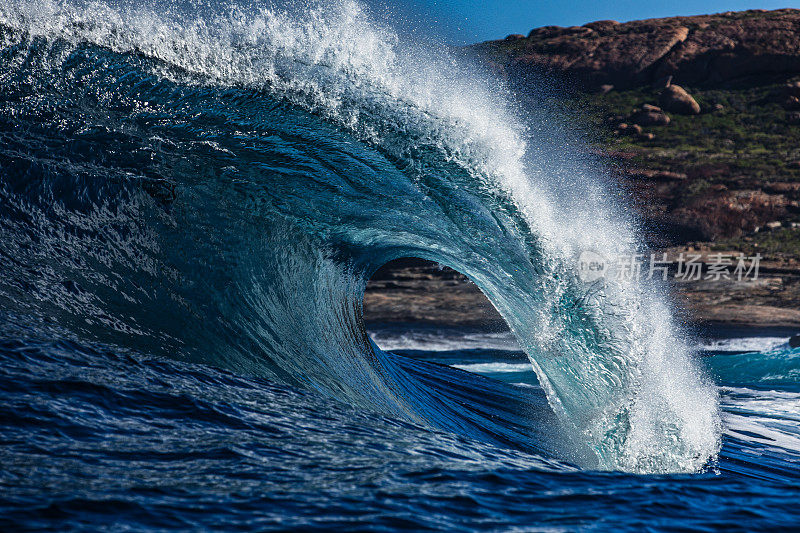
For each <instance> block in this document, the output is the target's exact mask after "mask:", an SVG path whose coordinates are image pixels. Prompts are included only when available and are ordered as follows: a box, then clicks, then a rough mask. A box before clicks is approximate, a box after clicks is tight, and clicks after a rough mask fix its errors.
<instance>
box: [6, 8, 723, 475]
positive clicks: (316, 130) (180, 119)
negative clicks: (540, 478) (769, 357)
mask: <svg viewBox="0 0 800 533" xmlns="http://www.w3.org/2000/svg"><path fill="white" fill-rule="evenodd" d="M0 46H2V48H1V49H0V54H2V57H3V61H2V62H0V78H1V79H3V80H4V95H3V97H2V107H0V161H2V163H1V164H2V171H3V178H2V182H1V183H0V198H2V205H3V208H2V210H1V212H0V227H1V228H2V237H0V255H2V256H3V257H4V258H6V260H7V263H6V265H7V266H5V267H4V271H3V274H4V275H3V278H2V280H0V301H2V302H3V309H4V310H3V312H2V315H1V318H2V320H3V321H4V324H5V326H4V327H6V328H7V329H9V330H10V328H12V327H19V328H22V329H26V330H28V331H29V333H30V330H33V331H32V333H30V334H33V335H39V336H45V337H48V336H53V335H57V336H66V337H69V338H77V339H80V340H82V341H85V342H92V343H95V342H97V343H103V344H106V345H111V346H118V347H123V348H125V349H130V350H136V351H139V352H144V353H151V354H155V355H162V356H168V357H173V358H177V359H181V360H186V361H192V362H202V363H207V364H212V365H217V366H221V367H225V368H228V369H231V370H234V371H237V372H241V373H246V374H251V375H260V376H265V377H268V378H270V379H275V380H279V381H283V382H285V383H289V384H291V385H297V386H301V387H304V388H308V389H312V390H316V391H319V392H321V393H323V394H326V395H329V396H332V397H335V398H338V399H340V400H342V401H345V402H348V403H351V404H353V405H357V406H361V407H364V408H367V409H370V410H374V411H378V412H385V413H392V414H393V415H396V416H400V417H404V418H407V419H409V420H411V421H414V422H419V423H425V424H429V425H431V426H433V427H436V428H440V429H445V430H449V431H454V432H460V433H467V434H469V435H474V436H479V437H481V438H494V439H496V440H499V441H501V442H506V443H514V442H518V441H520V439H523V437H522V436H521V434H520V431H519V427H520V425H519V424H512V423H509V424H505V425H497V424H493V422H492V418H493V416H494V414H496V412H497V409H501V407H502V405H503V398H504V396H503V394H505V393H503V394H501V393H499V392H497V391H495V392H494V393H493V394H489V392H491V390H492V389H491V387H489V386H488V385H486V387H487V389H486V390H487V392H486V394H485V397H484V398H483V399H482V400H483V401H485V402H488V401H489V399H488V398H495V400H494V401H495V403H496V404H497V406H496V409H495V408H494V407H493V408H492V409H490V408H488V407H486V406H485V405H484V406H483V407H480V408H477V407H476V409H475V410H473V411H470V412H469V413H467V412H465V410H464V409H463V406H462V404H461V403H460V398H461V397H462V396H464V395H468V394H469V393H468V392H465V390H468V389H464V387H461V386H458V382H459V380H467V379H470V380H471V378H467V377H465V374H466V373H457V374H455V375H453V376H452V377H448V378H447V380H450V381H453V382H455V385H454V387H453V388H447V389H446V390H443V389H442V388H441V382H442V380H441V379H436V380H430V379H428V376H426V373H425V372H422V371H415V370H414V369H413V365H404V364H400V363H398V360H397V359H396V357H395V356H392V355H390V354H387V353H385V352H383V351H381V350H380V349H378V348H377V346H376V345H375V343H374V342H373V341H372V340H371V339H370V338H369V337H368V335H367V333H366V331H365V328H364V324H363V318H362V316H361V302H362V297H363V291H364V287H365V284H366V282H367V280H368V279H369V277H370V276H371V275H372V273H373V272H375V271H376V270H377V269H378V268H379V267H380V266H381V265H383V264H385V263H386V262H387V261H389V260H392V259H396V258H400V257H419V258H423V259H428V260H432V261H436V262H439V263H441V264H444V265H447V266H449V267H452V268H454V269H455V270H457V271H459V272H461V273H463V274H465V275H467V276H468V277H469V278H470V279H471V280H472V281H474V282H475V284H476V285H477V286H478V287H479V288H480V289H481V290H482V291H483V292H484V293H485V294H486V295H487V297H488V298H489V300H490V301H491V302H492V303H493V304H494V305H495V307H496V308H497V309H498V311H499V312H500V313H501V314H502V315H503V317H504V318H505V320H506V321H507V323H508V325H509V327H510V328H511V330H512V331H513V333H514V335H515V337H516V339H517V340H518V342H519V345H520V346H521V347H522V349H523V350H524V351H525V353H526V354H527V356H528V357H529V360H530V364H531V368H532V369H533V370H534V371H535V372H536V374H537V377H538V379H539V382H540V383H541V385H542V388H543V390H544V392H545V394H546V397H547V400H548V402H549V407H546V406H542V407H541V408H542V409H546V410H547V413H542V414H541V415H540V417H541V420H551V419H550V418H549V416H550V415H551V414H553V413H555V416H556V417H557V418H554V419H552V420H553V422H552V425H551V426H549V427H544V426H541V427H540V428H539V431H538V433H536V432H534V433H536V434H537V435H538V436H539V437H540V438H542V439H543V441H542V443H540V444H541V445H542V447H543V448H545V449H547V450H548V452H549V453H552V454H555V455H559V456H562V457H565V458H567V459H568V460H572V461H574V462H576V463H578V464H580V465H581V466H584V467H587V468H601V469H615V470H627V471H634V472H694V471H698V470H700V469H702V468H703V467H704V466H705V465H706V464H707V463H708V461H709V459H711V458H712V457H714V455H715V454H716V453H717V451H718V449H719V446H720V420H719V412H718V407H717V401H718V400H717V396H716V391H715V389H714V387H713V386H712V385H711V384H710V383H709V382H708V380H707V379H706V378H705V377H704V376H703V375H702V371H701V369H700V368H699V367H698V365H697V364H696V362H695V361H694V357H693V350H692V349H691V348H690V346H689V343H688V341H686V339H685V338H684V336H683V334H682V333H681V331H680V328H679V327H677V325H676V324H675V322H674V321H673V319H672V313H671V309H670V306H669V304H668V303H667V300H666V298H665V297H664V295H663V293H662V291H661V290H660V289H659V288H658V287H653V286H650V285H647V284H643V283H641V282H639V281H638V280H630V281H623V282H620V283H619V284H606V285H603V286H597V285H591V286H588V285H586V284H584V283H583V282H582V281H581V280H580V279H579V278H578V277H577V275H576V273H575V272H574V268H573V266H574V259H575V255H576V254H577V253H578V252H579V251H581V250H585V249H602V250H603V251H604V252H606V253H608V254H611V255H624V254H626V253H630V252H633V251H635V250H636V249H637V246H638V244H637V243H638V237H637V230H636V227H635V225H634V224H633V223H631V222H630V221H629V220H627V218H626V217H625V216H623V215H622V214H621V210H620V209H618V207H617V206H616V205H615V202H614V201H613V199H612V198H611V197H610V195H609V194H608V193H607V192H606V190H607V189H606V186H605V184H604V180H603V178H602V173H598V171H597V170H596V168H595V166H594V164H593V163H592V162H590V161H587V160H586V159H585V158H582V157H580V156H578V155H575V154H576V153H577V152H578V151H579V150H578V148H579V146H578V145H576V144H574V143H573V142H572V141H571V137H570V136H568V135H566V134H565V133H564V132H563V130H562V129H560V128H559V126H558V125H557V124H555V123H554V121H553V120H552V114H551V112H550V111H549V110H547V109H544V108H543V109H540V110H533V111H531V112H530V113H529V115H528V116H526V119H525V120H520V119H518V118H517V117H518V116H519V112H518V111H519V110H518V109H516V108H515V106H514V104H513V99H511V98H510V97H509V95H508V94H507V91H505V90H504V89H502V87H499V86H498V85H497V83H496V82H494V81H492V80H491V79H490V78H484V77H481V76H480V75H477V74H473V73H472V72H471V68H470V65H469V63H462V62H461V60H460V59H458V58H456V57H453V56H452V55H449V54H448V53H446V52H444V51H439V50H425V49H422V48H420V47H419V46H416V45H409V44H407V43H403V42H401V40H400V39H399V37H398V36H397V35H396V34H395V33H394V32H393V31H392V30H391V29H390V28H388V26H386V25H384V24H381V23H378V22H376V21H375V19H374V18H373V17H371V16H370V15H369V14H368V13H367V12H366V11H365V10H364V8H363V7H362V6H360V5H359V4H357V3H354V2H350V1H347V2H343V3H339V4H330V5H327V4H312V5H311V6H310V7H309V6H304V7H299V8H298V7H295V8H292V9H278V8H270V7H266V6H256V7H246V8H245V7H242V6H238V5H235V4H231V5H225V6H218V7H216V8H213V9H212V8H209V7H207V6H206V8H205V10H203V11H189V12H182V11H180V10H179V9H177V8H174V9H171V10H168V11H166V12H160V11H158V10H157V9H156V8H154V7H152V6H150V7H137V6H127V7H111V6H110V5H107V4H104V3H98V2H79V1H76V2H71V1H66V0H65V1H55V0H19V1H12V2H10V3H4V4H3V5H0ZM440 377H441V376H440ZM469 383H471V384H472V385H471V386H474V387H477V386H478V385H476V384H475V382H473V381H469ZM509 394H510V392H509ZM508 403H510V404H512V405H513V406H514V407H506V409H507V410H509V411H508V412H507V413H506V414H507V415H508V416H509V417H511V416H512V415H513V412H512V411H513V410H514V409H521V407H519V406H520V402H510V401H509V402H508ZM550 409H552V411H550ZM545 423H546V422H542V424H545ZM547 424H551V422H547ZM523 425H524V424H523ZM557 428H558V429H557ZM532 431H533V430H532ZM547 434H551V435H552V434H558V437H559V438H558V439H551V440H549V441H548V442H547V443H546V444H545V440H547V439H546V437H545V435H547ZM539 437H537V438H539ZM559 440H560V442H561V444H558V441H559Z"/></svg>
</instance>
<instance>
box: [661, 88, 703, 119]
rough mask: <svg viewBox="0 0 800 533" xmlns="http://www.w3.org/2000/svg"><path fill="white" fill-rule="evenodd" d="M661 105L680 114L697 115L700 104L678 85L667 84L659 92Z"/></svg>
mask: <svg viewBox="0 0 800 533" xmlns="http://www.w3.org/2000/svg"><path fill="white" fill-rule="evenodd" d="M659 103H660V104H661V107H663V108H664V109H666V110H667V111H670V112H672V113H678V114H680V115H699V114H700V104H698V103H697V101H696V100H695V99H694V98H692V95H690V94H689V93H688V92H686V90H685V89H684V88H683V87H681V86H679V85H671V84H670V85H667V86H666V87H664V90H663V91H662V92H661V98H660V100H659Z"/></svg>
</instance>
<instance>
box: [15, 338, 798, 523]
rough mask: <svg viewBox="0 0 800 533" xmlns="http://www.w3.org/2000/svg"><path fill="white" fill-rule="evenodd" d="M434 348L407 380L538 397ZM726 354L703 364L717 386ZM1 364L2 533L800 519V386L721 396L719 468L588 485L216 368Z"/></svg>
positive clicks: (66, 353)
mask: <svg viewBox="0 0 800 533" xmlns="http://www.w3.org/2000/svg"><path fill="white" fill-rule="evenodd" d="M389 332H390V333H397V332H396V331H393V330H389ZM384 333H386V331H384ZM402 333H404V334H407V333H408V332H407V331H403V332H402ZM422 333H423V334H425V335H426V340H428V341H430V340H431V339H433V340H435V339H437V338H438V339H443V340H445V341H446V342H447V343H448V344H449V346H450V349H448V350H442V349H437V350H436V351H424V350H419V349H413V350H396V351H397V352H400V353H403V352H404V353H405V354H407V355H408V356H410V357H413V358H414V360H415V361H426V363H418V362H417V363H412V362H410V361H406V360H405V359H401V358H400V356H399V355H398V364H399V365H402V366H404V367H405V366H407V365H422V368H424V369H425V371H426V373H427V374H428V375H429V376H430V379H437V378H441V377H442V376H443V375H448V374H443V369H441V368H437V367H436V366H435V365H436V363H443V364H444V363H446V364H459V365H478V364H482V365H485V366H484V367H483V370H482V373H484V374H485V375H488V376H491V378H492V379H497V380H500V382H498V383H492V384H491V387H492V390H495V391H503V392H504V393H506V392H507V391H508V390H509V389H506V388H504V387H503V386H502V382H505V383H513V384H514V385H512V388H513V389H515V390H513V391H512V392H511V393H510V394H509V396H510V397H511V398H512V399H513V398H524V397H525V396H526V395H530V396H534V397H535V396H536V395H537V394H540V392H539V391H537V389H536V386H537V385H536V379H535V376H534V375H533V374H532V373H531V372H530V371H529V370H527V369H526V368H525V367H524V366H521V365H523V364H524V363H526V361H527V360H526V358H525V356H524V354H522V353H521V352H519V351H515V350H513V349H512V350H508V349H498V348H497V346H496V345H497V343H493V342H491V340H490V341H489V342H484V343H483V344H484V345H488V346H489V347H488V348H483V349H480V348H468V349H463V350H458V349H455V346H456V345H458V344H459V343H461V344H466V345H472V346H474V345H475V342H476V341H475V340H474V336H473V338H472V340H470V338H466V339H465V336H467V337H469V332H463V331H453V330H446V331H444V332H441V331H440V332H435V333H434V334H430V332H429V331H425V330H423V331H422ZM393 337H394V339H400V338H401V337H402V335H401V334H400V333H397V334H396V335H390V334H386V335H384V341H385V340H387V338H388V339H389V340H392V338H393ZM484 340H485V339H484ZM477 342H478V343H480V342H481V339H478V341H477ZM403 343H404V341H403V340H402V339H400V340H399V341H398V343H396V345H402V344H403ZM405 344H406V345H409V344H408V343H407V342H405ZM440 344H441V343H440ZM414 346H417V345H414ZM437 348H442V346H438V347H437ZM731 354H732V352H724V351H720V352H716V353H715V355H713V356H712V357H710V358H708V359H706V362H707V364H709V366H710V367H711V368H717V367H719V369H720V371H721V372H723V371H724V369H726V368H729V367H728V365H727V363H726V361H727V359H729V358H731V357H737V356H735V355H731ZM0 355H1V356H2V365H0V368H1V369H2V370H0V372H2V374H0V383H1V384H2V386H1V387H0V390H2V391H3V392H2V402H3V416H2V426H0V433H1V434H2V442H3V447H2V459H3V469H2V474H1V475H0V483H1V484H2V500H1V502H0V506H1V509H0V511H2V512H1V513H0V515H1V516H2V519H0V526H2V527H3V529H18V528H26V529H39V528H45V529H59V530H63V529H81V528H87V529H96V528H98V527H101V526H106V527H113V528H115V529H123V528H133V529H150V528H156V529H165V528H166V529H172V528H177V529H194V528H209V529H221V528H224V529H234V528H237V529H269V528H274V529H293V528H298V527H319V528H323V527H339V528H342V529H347V530H359V529H365V530H367V529H369V530H373V529H394V528H406V529H452V528H455V527H459V528H469V529H508V528H512V527H519V528H522V529H534V528H541V529H547V530H563V529H575V528H579V527H585V528H587V529H605V528H615V529H620V530H631V531H633V530H639V529H641V528H650V529H653V530H657V529H665V530H676V529H681V528H684V529H689V528H691V529H704V528H705V529H709V530H711V529H731V530H745V529H746V530H754V529H769V528H779V527H786V528H790V527H792V526H796V524H797V520H798V518H799V516H798V515H799V513H798V510H797V506H796V502H797V498H798V492H800V469H798V464H800V431H798V419H800V412H798V406H800V390H798V387H797V385H796V384H794V385H791V384H787V385H785V386H775V385H771V386H764V385H763V384H762V385H750V386H749V387H744V386H742V385H741V384H730V385H727V384H724V383H723V384H722V385H721V388H722V396H723V400H722V404H723V412H724V416H725V419H726V422H727V424H728V428H727V429H726V433H725V437H724V445H723V448H722V451H721V453H720V457H719V459H718V460H715V461H714V462H713V463H712V464H710V465H709V467H708V468H707V469H705V471H704V472H702V473H697V474H679V475H658V476H654V475H632V474H625V473H614V472H596V471H582V470H580V469H578V468H576V467H575V466H572V465H570V464H568V463H564V462H560V461H557V460H554V459H552V458H548V457H546V456H542V455H539V454H536V453H534V452H532V451H531V450H524V449H520V448H519V447H517V446H501V445H496V444H489V443H487V442H485V441H480V440H472V439H467V438H463V437H459V436H457V435H454V434H452V433H448V432H441V431H435V430H432V429H431V428H429V427H426V426H422V425H418V424H413V423H409V422H407V421H405V420H403V419H399V418H396V417H389V416H381V415H377V414H374V413H368V412H364V411H363V410H360V409H354V408H352V407H349V406H347V405H346V404H342V403H341V402H333V401H330V399H328V398H326V397H324V396H321V395H319V394H314V393H310V392H307V391H302V390H298V389H296V388H293V387H288V386H285V385H281V384H279V383H275V382H273V381H268V380H263V379H254V378H245V377H242V376H240V375H237V374H234V373H231V372H227V371H222V370H217V369H214V368H211V367H208V366H201V365H195V364H189V363H179V362H174V361H170V360H168V359H163V358H159V357H152V356H147V355H135V354H121V353H118V352H111V351H103V350H97V349H93V348H90V347H86V346H81V345H79V344H76V343H72V342H67V341H62V342H58V343H42V344H35V343H27V344H23V343H21V342H14V341H8V340H7V341H4V342H3V344H2V348H0ZM783 355H784V356H788V357H795V358H800V354H798V353H795V354H794V355H793V354H792V353H786V352H784V353H783ZM747 356H748V357H750V358H752V359H758V358H759V357H760V356H759V354H753V353H749V354H747ZM504 365H505V366H504ZM467 368H469V366H467ZM472 368H473V369H475V368H476V367H475V366H472ZM477 368H479V367H477ZM498 369H499V370H500V371H498ZM795 383H796V382H795ZM521 384H524V385H521ZM471 402H472V403H473V404H474V402H476V400H475V399H472V400H471ZM467 405H469V403H467Z"/></svg>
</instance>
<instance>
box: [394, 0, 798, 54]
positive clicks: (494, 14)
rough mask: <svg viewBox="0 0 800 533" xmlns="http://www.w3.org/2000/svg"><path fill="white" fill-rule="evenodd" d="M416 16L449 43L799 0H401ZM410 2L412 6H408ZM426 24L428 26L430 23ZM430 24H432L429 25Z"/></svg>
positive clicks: (769, 6)
mask: <svg viewBox="0 0 800 533" xmlns="http://www.w3.org/2000/svg"><path fill="white" fill-rule="evenodd" d="M401 2H402V3H404V4H406V5H407V6H408V7H409V8H410V10H412V11H416V12H417V15H416V17H415V18H418V17H422V18H424V20H425V21H426V22H425V25H426V26H428V25H433V26H435V27H436V28H437V29H436V30H435V31H436V32H437V33H439V35H441V36H442V37H444V38H445V40H447V41H448V42H450V43H452V44H468V43H474V42H477V41H485V40H489V39H501V38H503V37H505V36H506V35H508V34H509V33H522V34H526V35H527V33H528V32H529V31H530V30H531V29H532V28H536V27H539V26H547V25H551V24H553V25H558V26H579V25H581V24H586V23H587V22H591V21H594V20H602V19H613V20H618V21H620V22H625V21H629V20H638V19H645V18H653V17H669V16H675V15H700V14H705V13H720V12H722V11H741V10H745V9H778V8H783V7H795V8H800V1H799V0H777V1H774V0H727V1H719V0H717V1H715V0H691V1H690V0H672V1H671V2H652V1H647V0H618V1H613V0H609V1H596V0H595V1H592V0H573V1H562V2H558V1H532V0H522V1H502V0H401ZM412 6H414V7H412ZM429 28H430V26H429ZM430 29H433V28H430Z"/></svg>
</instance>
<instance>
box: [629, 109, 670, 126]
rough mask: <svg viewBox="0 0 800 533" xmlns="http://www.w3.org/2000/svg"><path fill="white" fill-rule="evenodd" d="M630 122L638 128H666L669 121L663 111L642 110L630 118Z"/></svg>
mask: <svg viewBox="0 0 800 533" xmlns="http://www.w3.org/2000/svg"><path fill="white" fill-rule="evenodd" d="M631 122H633V123H634V124H638V125H639V126H666V125H667V124H669V122H670V120H669V117H668V116H667V114H666V113H664V112H663V111H646V110H644V109H642V110H640V111H637V112H635V113H634V114H633V115H632V116H631Z"/></svg>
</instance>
